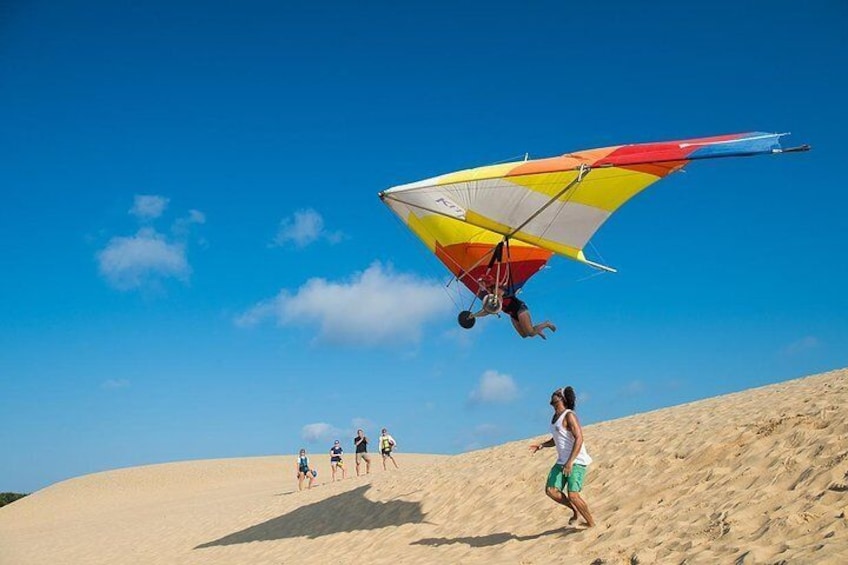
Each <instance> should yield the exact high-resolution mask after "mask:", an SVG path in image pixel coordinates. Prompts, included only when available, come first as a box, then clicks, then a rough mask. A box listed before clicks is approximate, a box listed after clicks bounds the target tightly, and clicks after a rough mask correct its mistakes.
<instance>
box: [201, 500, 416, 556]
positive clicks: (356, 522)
mask: <svg viewBox="0 0 848 565" xmlns="http://www.w3.org/2000/svg"><path fill="white" fill-rule="evenodd" d="M369 488H371V486H370V485H363V486H361V487H359V488H355V489H353V490H350V491H347V492H344V493H342V494H339V495H336V496H333V497H331V498H328V499H326V500H322V501H320V502H316V503H314V504H309V505H307V506H301V507H300V508H297V509H295V510H293V511H291V512H289V513H288V514H284V515H282V516H278V517H277V518H272V519H271V520H268V521H266V522H262V523H261V524H256V525H255V526H250V527H249V528H246V529H244V530H241V531H239V532H235V533H232V534H230V535H228V536H224V537H222V538H219V539H216V540H214V541H210V542H206V543H204V544H201V545H198V546H197V547H195V548H194V549H203V548H207V547H213V546H216V545H235V544H239V543H250V542H252V541H271V540H278V539H286V538H296V537H308V538H313V539H314V538H317V537H320V536H328V535H330V534H336V533H341V532H353V531H355V530H376V529H379V528H385V527H387V526H400V525H402V524H420V523H423V522H424V513H423V512H422V511H421V503H419V502H407V501H405V500H390V501H388V502H373V501H371V500H368V499H367V498H365V491H366V490H368V489H369Z"/></svg>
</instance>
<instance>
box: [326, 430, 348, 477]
mask: <svg viewBox="0 0 848 565" xmlns="http://www.w3.org/2000/svg"><path fill="white" fill-rule="evenodd" d="M342 453H344V449H342V446H341V443H340V442H339V440H336V441H335V442H334V443H333V447H331V448H330V471H332V473H333V482H336V469H341V471H342V478H343V479H344V478H345V476H346V475H347V473H346V472H345V468H344V465H342Z"/></svg>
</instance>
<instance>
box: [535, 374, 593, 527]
mask: <svg viewBox="0 0 848 565" xmlns="http://www.w3.org/2000/svg"><path fill="white" fill-rule="evenodd" d="M575 401H576V397H575V394H574V389H573V388H571V387H570V386H567V387H565V388H559V389H557V390H556V391H554V393H553V394H552V395H551V406H552V407H553V409H554V416H553V418H551V438H550V439H549V440H547V441H545V442H543V443H538V444H533V445H531V446H530V451H531V452H532V453H536V452H537V451H539V450H540V449H542V448H543V447H554V446H555V447H556V450H557V460H556V463H555V464H554V466H553V467H551V472H550V473H548V482H547V484H546V486H545V493H546V494H547V495H548V496H549V497H551V498H552V499H553V500H554V501H556V502H558V503H559V504H562V505H563V506H568V507H569V508H570V509H571V511H572V512H573V513H574V515H573V516H572V517H571V519H570V520H569V521H568V523H569V524H576V523H577V520H578V516H583V519H584V520H585V521H586V525H587V526H588V527H592V526H594V525H595V520H594V519H593V518H592V514H591V513H590V512H589V506H588V505H587V504H586V501H585V500H583V497H582V496H580V491H581V490H582V489H583V479H584V478H585V476H586V467H588V466H589V464H590V463H592V458H591V457H590V456H589V453H588V452H587V451H586V445H585V444H584V443H583V430H582V429H581V428H580V422H579V421H578V420H577V414H575V413H574V404H575ZM564 491H565V492H564Z"/></svg>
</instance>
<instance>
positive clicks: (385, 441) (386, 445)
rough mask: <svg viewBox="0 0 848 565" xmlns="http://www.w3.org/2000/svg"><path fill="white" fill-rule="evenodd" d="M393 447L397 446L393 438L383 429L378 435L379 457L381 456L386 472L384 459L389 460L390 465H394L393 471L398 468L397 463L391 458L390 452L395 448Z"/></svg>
mask: <svg viewBox="0 0 848 565" xmlns="http://www.w3.org/2000/svg"><path fill="white" fill-rule="evenodd" d="M395 445H397V442H395V438H393V437H392V436H390V435H389V432H388V430H386V428H383V431H382V433H380V455H382V456H383V470H384V471H385V470H386V459H391V460H392V463H394V464H395V469H397V468H398V464H397V461H395V458H394V457H392V450H393V449H394V448H395Z"/></svg>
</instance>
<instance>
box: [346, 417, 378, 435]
mask: <svg viewBox="0 0 848 565" xmlns="http://www.w3.org/2000/svg"><path fill="white" fill-rule="evenodd" d="M350 423H351V426H353V428H352V429H353V435H356V430H360V429H361V430H364V431H365V433H366V435H367V434H368V430H373V429H374V428H375V427H376V426H375V425H374V422H372V421H371V420H369V419H368V418H354V419H353V420H351V422H350ZM351 437H352V436H351Z"/></svg>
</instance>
